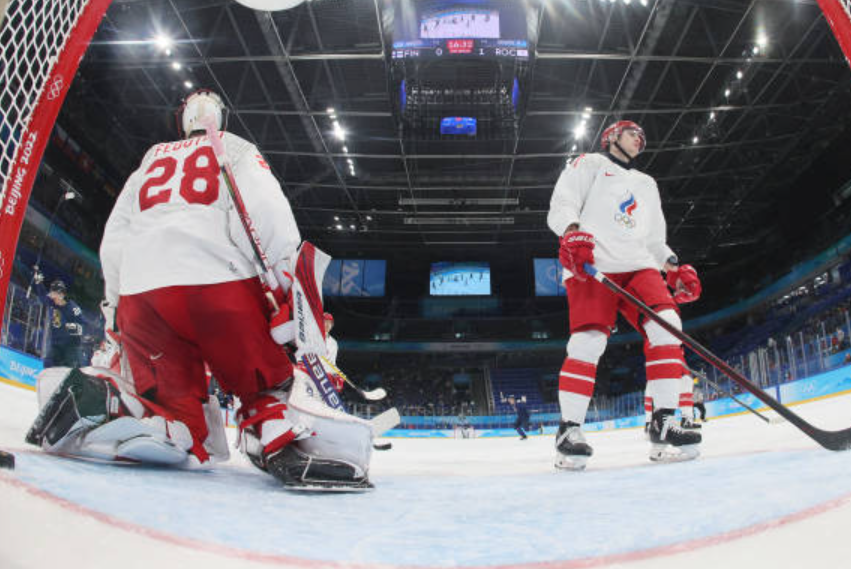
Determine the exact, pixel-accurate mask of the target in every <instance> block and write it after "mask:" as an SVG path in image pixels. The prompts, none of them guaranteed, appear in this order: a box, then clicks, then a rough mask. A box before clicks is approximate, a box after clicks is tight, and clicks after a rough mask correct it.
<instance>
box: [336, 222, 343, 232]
mask: <svg viewBox="0 0 851 569" xmlns="http://www.w3.org/2000/svg"><path fill="white" fill-rule="evenodd" d="M336 227H337V229H338V230H340V231H342V230H343V226H342V225H341V224H339V223H338V224H337V225H336Z"/></svg>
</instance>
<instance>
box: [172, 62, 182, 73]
mask: <svg viewBox="0 0 851 569" xmlns="http://www.w3.org/2000/svg"><path fill="white" fill-rule="evenodd" d="M181 67H183V66H182V65H181V64H180V62H179V61H172V62H171V68H172V69H174V70H175V71H180V68H181Z"/></svg>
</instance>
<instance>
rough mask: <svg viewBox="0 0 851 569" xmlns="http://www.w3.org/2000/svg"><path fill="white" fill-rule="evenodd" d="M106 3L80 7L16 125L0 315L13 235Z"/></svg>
mask: <svg viewBox="0 0 851 569" xmlns="http://www.w3.org/2000/svg"><path fill="white" fill-rule="evenodd" d="M24 1H25V0H11V2H9V6H8V7H7V13H6V17H5V19H4V20H3V21H2V24H0V25H2V26H4V27H5V26H7V25H10V19H9V13H8V12H9V11H11V10H12V4H14V3H16V2H24ZM111 3H112V0H90V1H89V3H88V4H86V6H85V8H83V10H82V12H81V13H80V16H79V17H78V18H77V21H76V22H75V24H74V27H73V29H72V30H71V32H70V33H69V34H68V37H67V39H66V40H65V44H64V45H63V46H62V47H61V49H60V52H59V55H58V57H57V58H56V61H55V63H54V64H53V66H52V67H51V69H50V71H49V73H48V74H47V79H46V80H45V82H44V86H43V88H42V91H41V93H39V95H38V102H37V103H36V105H35V107H34V108H33V111H32V115H31V116H30V119H29V121H28V122H27V123H26V125H25V126H24V128H23V129H21V134H20V141H19V143H18V146H17V148H16V149H15V157H14V159H13V160H12V162H11V165H10V168H9V172H8V175H7V177H6V181H5V183H4V186H3V188H2V190H3V191H2V194H0V313H3V312H5V309H6V294H7V291H8V289H9V281H10V280H11V277H12V264H13V262H14V258H15V253H16V250H17V246H18V238H19V236H20V233H21V226H22V225H23V222H24V215H25V213H26V209H27V204H28V202H29V199H30V195H31V194H32V187H33V183H34V182H35V178H36V174H37V172H38V169H39V166H40V165H41V159H42V157H43V156H44V151H45V149H46V148H47V142H48V141H49V140H50V133H51V132H52V130H53V125H54V124H55V123H56V117H57V116H59V110H60V109H61V108H62V103H63V102H64V101H65V97H66V95H67V94H68V90H69V89H70V87H71V83H72V81H73V80H74V76H75V75H76V73H77V69H78V68H79V66H80V61H81V60H82V58H83V55H84V54H85V53H86V50H87V49H88V47H89V44H90V43H91V39H92V36H94V34H95V31H96V30H97V28H98V26H99V25H100V22H101V20H102V19H103V16H104V14H106V10H107V8H109V5H110V4H111Z"/></svg>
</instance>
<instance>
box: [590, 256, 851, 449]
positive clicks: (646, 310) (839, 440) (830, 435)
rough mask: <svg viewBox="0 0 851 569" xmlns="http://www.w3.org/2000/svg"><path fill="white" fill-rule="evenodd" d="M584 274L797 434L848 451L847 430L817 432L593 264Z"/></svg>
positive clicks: (850, 438) (850, 430)
mask: <svg viewBox="0 0 851 569" xmlns="http://www.w3.org/2000/svg"><path fill="white" fill-rule="evenodd" d="M584 268H585V272H587V273H588V274H589V275H591V277H593V278H594V279H595V280H597V281H598V282H599V283H600V284H602V285H603V286H604V287H606V288H607V289H609V290H610V291H612V292H613V293H614V294H616V295H618V296H619V297H621V298H622V299H624V300H625V301H627V302H629V303H630V304H632V305H633V306H635V307H636V308H638V310H639V311H640V312H641V313H642V314H643V315H644V316H646V317H647V318H649V319H650V320H652V321H653V322H655V323H656V324H658V325H659V326H661V327H662V328H664V329H665V330H666V331H667V332H669V333H670V334H671V335H673V336H674V337H675V338H677V339H678V340H679V341H680V342H682V343H683V344H685V345H686V346H688V347H689V348H690V349H691V350H692V351H693V352H695V353H696V354H697V355H699V356H700V357H701V358H703V359H704V360H706V361H707V362H708V363H709V364H710V365H712V366H713V367H714V368H716V369H717V370H718V371H720V372H721V373H723V374H724V375H726V376H727V377H729V378H730V379H732V380H733V381H735V382H736V383H738V384H739V385H740V386H742V388H744V389H745V390H747V391H749V392H750V393H752V394H753V395H754V396H755V397H756V398H757V399H759V400H760V401H762V402H763V403H765V404H766V405H768V406H769V407H771V408H772V409H773V410H774V411H776V412H777V413H778V414H779V415H780V416H781V417H783V418H784V419H786V420H787V421H789V422H790V423H792V424H793V425H795V427H797V428H798V429H799V430H800V431H801V432H803V433H804V434H805V435H807V436H808V437H810V438H811V439H813V440H814V441H815V442H817V443H818V444H820V445H821V446H823V447H824V448H826V449H828V450H837V451H838V450H848V449H849V448H851V428H848V429H843V430H841V431H825V430H823V429H819V428H817V427H814V426H813V425H811V424H810V423H808V422H807V421H805V420H804V419H802V418H801V417H800V416H798V415H797V414H796V413H794V412H792V411H791V410H789V409H788V408H786V407H785V406H784V405H782V404H781V403H780V402H779V401H777V400H776V399H774V398H773V397H772V396H771V395H769V394H768V393H766V392H765V391H763V390H762V389H760V388H759V387H757V386H756V385H754V384H753V383H751V382H750V380H748V379H747V378H746V377H745V376H743V375H742V374H740V373H739V372H737V371H736V370H734V369H733V368H732V367H730V366H729V364H727V362H725V361H724V360H722V359H721V358H719V357H718V356H716V355H715V354H713V353H712V352H710V351H709V350H708V349H707V348H705V347H704V346H703V345H702V344H700V343H699V342H698V341H697V340H695V339H694V338H692V337H691V336H689V335H688V334H686V333H685V332H683V331H682V330H678V329H677V328H676V327H674V326H673V325H672V324H671V323H669V322H668V321H667V320H665V319H664V318H662V317H661V316H659V315H658V314H656V313H655V312H654V311H653V309H652V308H650V307H649V306H647V305H646V304H644V303H643V302H641V301H640V300H638V299H637V298H635V297H634V296H633V295H631V294H630V293H629V292H627V291H625V290H624V289H623V288H621V287H620V286H618V285H617V283H615V282H613V281H612V280H610V279H609V278H608V277H606V275H604V274H603V273H601V272H600V271H598V270H597V269H596V268H595V267H594V265H591V264H590V263H585V266H584Z"/></svg>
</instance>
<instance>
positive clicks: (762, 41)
mask: <svg viewBox="0 0 851 569" xmlns="http://www.w3.org/2000/svg"><path fill="white" fill-rule="evenodd" d="M756 45H757V47H759V48H760V49H765V48H766V47H768V36H766V35H765V34H759V36H758V37H757V38H756Z"/></svg>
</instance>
